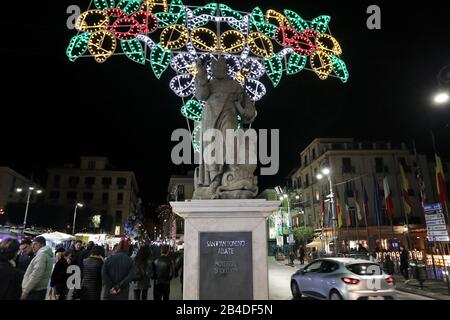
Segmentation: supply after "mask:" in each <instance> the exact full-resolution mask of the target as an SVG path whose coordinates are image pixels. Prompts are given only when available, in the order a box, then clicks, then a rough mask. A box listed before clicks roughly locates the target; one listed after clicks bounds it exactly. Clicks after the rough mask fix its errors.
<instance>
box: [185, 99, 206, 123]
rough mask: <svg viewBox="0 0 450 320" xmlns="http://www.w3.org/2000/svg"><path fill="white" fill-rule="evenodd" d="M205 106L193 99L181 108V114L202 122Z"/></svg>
mask: <svg viewBox="0 0 450 320" xmlns="http://www.w3.org/2000/svg"><path fill="white" fill-rule="evenodd" d="M203 109H204V105H203V104H202V103H200V102H198V101H197V100H195V99H191V100H189V101H188V102H186V104H185V105H184V106H183V107H181V114H182V115H183V116H185V117H186V118H188V119H190V120H193V121H201V120H202V114H203Z"/></svg>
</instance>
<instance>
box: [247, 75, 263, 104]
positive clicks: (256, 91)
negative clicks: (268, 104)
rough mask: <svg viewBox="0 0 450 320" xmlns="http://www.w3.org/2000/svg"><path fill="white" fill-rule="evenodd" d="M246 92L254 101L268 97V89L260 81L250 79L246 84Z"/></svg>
mask: <svg viewBox="0 0 450 320" xmlns="http://www.w3.org/2000/svg"><path fill="white" fill-rule="evenodd" d="M245 92H246V93H247V94H248V96H249V97H250V99H251V100H252V101H258V100H261V98H262V97H264V96H265V95H266V87H265V86H264V84H262V83H261V82H259V81H258V80H255V79H248V80H247V82H246V84H245Z"/></svg>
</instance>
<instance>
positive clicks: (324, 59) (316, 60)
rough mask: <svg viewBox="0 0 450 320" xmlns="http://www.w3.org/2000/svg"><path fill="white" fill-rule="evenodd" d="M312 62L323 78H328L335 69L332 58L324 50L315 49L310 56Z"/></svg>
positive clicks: (312, 65)
mask: <svg viewBox="0 0 450 320" xmlns="http://www.w3.org/2000/svg"><path fill="white" fill-rule="evenodd" d="M310 64H311V67H312V69H313V70H314V72H315V73H316V74H317V75H318V76H319V78H320V79H321V80H326V79H327V78H328V77H329V76H330V74H331V72H332V71H333V62H332V61H331V58H330V57H329V56H328V54H326V53H325V52H323V51H315V52H314V53H313V54H312V55H311V56H310Z"/></svg>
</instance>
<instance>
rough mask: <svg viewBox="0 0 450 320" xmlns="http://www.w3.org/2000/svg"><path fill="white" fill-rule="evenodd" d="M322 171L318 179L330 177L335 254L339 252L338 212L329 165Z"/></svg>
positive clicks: (329, 196)
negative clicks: (335, 207)
mask: <svg viewBox="0 0 450 320" xmlns="http://www.w3.org/2000/svg"><path fill="white" fill-rule="evenodd" d="M321 172H322V173H319V174H318V175H317V176H316V178H317V180H322V179H323V178H324V177H327V178H328V183H329V185H330V194H329V195H328V198H330V206H331V216H332V220H333V226H332V227H333V247H334V254H337V253H339V252H338V251H339V250H338V247H337V240H338V239H337V233H336V220H337V219H336V212H335V210H334V192H333V183H332V182H331V170H330V169H329V168H328V167H323V168H322V170H321Z"/></svg>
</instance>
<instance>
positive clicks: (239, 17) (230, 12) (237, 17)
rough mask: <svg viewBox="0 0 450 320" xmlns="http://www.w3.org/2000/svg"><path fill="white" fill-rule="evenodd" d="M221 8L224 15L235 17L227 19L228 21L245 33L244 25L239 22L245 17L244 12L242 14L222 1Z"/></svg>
mask: <svg viewBox="0 0 450 320" xmlns="http://www.w3.org/2000/svg"><path fill="white" fill-rule="evenodd" d="M219 8H220V12H221V13H222V15H224V16H225V17H232V18H233V19H228V21H226V22H227V23H228V24H229V25H230V26H231V27H232V28H234V29H237V30H239V31H241V32H243V33H244V34H245V32H244V29H243V27H244V26H243V25H242V24H241V23H240V22H239V21H241V20H242V19H243V17H242V14H240V13H239V12H237V11H236V10H233V9H231V8H230V7H229V6H227V5H225V4H222V3H221V4H219ZM213 14H214V13H213ZM246 17H247V16H246ZM246 19H247V25H248V17H247V18H246Z"/></svg>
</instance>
